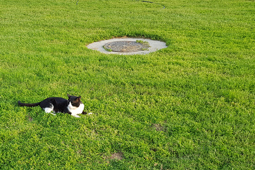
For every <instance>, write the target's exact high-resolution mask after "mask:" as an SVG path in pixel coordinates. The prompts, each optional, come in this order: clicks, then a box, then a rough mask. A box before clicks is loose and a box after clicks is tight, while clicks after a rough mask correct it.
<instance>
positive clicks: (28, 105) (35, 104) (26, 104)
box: [18, 101, 41, 107]
mask: <svg viewBox="0 0 255 170" xmlns="http://www.w3.org/2000/svg"><path fill="white" fill-rule="evenodd" d="M40 103H41V102H39V103H32V104H29V103H21V102H20V101H18V104H19V105H20V106H27V107H35V106H39V104H40Z"/></svg>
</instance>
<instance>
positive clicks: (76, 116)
mask: <svg viewBox="0 0 255 170" xmlns="http://www.w3.org/2000/svg"><path fill="white" fill-rule="evenodd" d="M72 116H74V117H77V118H80V116H78V115H72Z"/></svg>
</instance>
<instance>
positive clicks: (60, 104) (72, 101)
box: [18, 94, 92, 118]
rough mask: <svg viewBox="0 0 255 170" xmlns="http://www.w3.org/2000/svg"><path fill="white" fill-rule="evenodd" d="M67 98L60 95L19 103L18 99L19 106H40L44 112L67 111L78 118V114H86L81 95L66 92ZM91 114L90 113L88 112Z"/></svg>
mask: <svg viewBox="0 0 255 170" xmlns="http://www.w3.org/2000/svg"><path fill="white" fill-rule="evenodd" d="M67 96H68V100H66V99H64V98H61V97H49V98H47V99H45V100H43V101H41V102H39V103H32V104H29V103H21V102H20V101H18V104H19V105H20V106H27V107H34V106H40V107H41V108H42V109H43V110H44V111H45V112H46V113H51V114H53V115H55V114H54V113H58V112H61V113H68V114H71V115H72V116H74V117H77V118H79V117H80V116H78V114H87V113H86V112H84V111H83V110H84V104H83V103H82V102H81V96H79V97H76V96H71V95H69V94H67ZM52 112H54V113H52ZM89 114H92V113H89Z"/></svg>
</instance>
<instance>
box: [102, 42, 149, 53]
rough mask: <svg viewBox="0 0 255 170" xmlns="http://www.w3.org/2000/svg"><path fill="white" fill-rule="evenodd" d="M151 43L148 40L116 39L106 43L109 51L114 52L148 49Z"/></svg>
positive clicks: (105, 46)
mask: <svg viewBox="0 0 255 170" xmlns="http://www.w3.org/2000/svg"><path fill="white" fill-rule="evenodd" d="M149 47H150V46H149V44H148V42H146V41H142V42H136V41H115V42H109V43H106V44H105V45H104V48H105V49H106V50H107V51H113V52H137V51H145V50H148V48H149Z"/></svg>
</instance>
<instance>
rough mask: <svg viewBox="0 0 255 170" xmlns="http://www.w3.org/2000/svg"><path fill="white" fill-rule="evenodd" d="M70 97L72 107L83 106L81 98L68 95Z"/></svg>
mask: <svg viewBox="0 0 255 170" xmlns="http://www.w3.org/2000/svg"><path fill="white" fill-rule="evenodd" d="M67 96H68V101H69V103H71V104H72V106H74V107H79V106H80V104H81V96H79V97H77V96H71V95H69V94H67Z"/></svg>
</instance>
